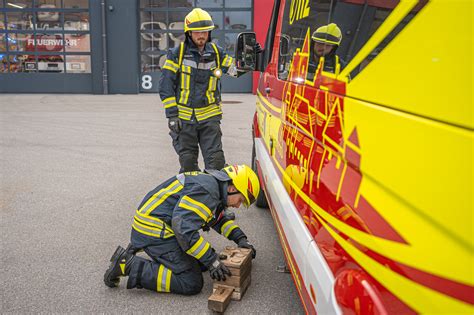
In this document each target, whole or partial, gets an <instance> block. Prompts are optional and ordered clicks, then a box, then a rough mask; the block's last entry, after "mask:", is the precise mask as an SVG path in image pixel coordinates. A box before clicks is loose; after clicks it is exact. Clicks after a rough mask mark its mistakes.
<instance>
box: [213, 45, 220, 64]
mask: <svg viewBox="0 0 474 315" xmlns="http://www.w3.org/2000/svg"><path fill="white" fill-rule="evenodd" d="M211 46H212V48H213V49H214V51H215V52H216V60H217V68H220V67H221V57H220V55H219V50H218V49H217V46H216V44H214V43H211Z"/></svg>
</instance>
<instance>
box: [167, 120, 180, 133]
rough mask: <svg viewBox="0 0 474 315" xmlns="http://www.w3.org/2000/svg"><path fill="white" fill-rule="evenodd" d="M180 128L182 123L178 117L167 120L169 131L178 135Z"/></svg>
mask: <svg viewBox="0 0 474 315" xmlns="http://www.w3.org/2000/svg"><path fill="white" fill-rule="evenodd" d="M182 127H183V123H182V122H181V119H179V118H178V117H171V118H169V119H168V128H170V130H171V131H173V132H176V133H179V132H180V131H181V128H182Z"/></svg>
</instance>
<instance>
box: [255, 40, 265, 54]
mask: <svg viewBox="0 0 474 315" xmlns="http://www.w3.org/2000/svg"><path fill="white" fill-rule="evenodd" d="M255 52H256V53H257V54H260V53H262V52H263V48H262V46H260V44H259V42H257V43H256V44H255Z"/></svg>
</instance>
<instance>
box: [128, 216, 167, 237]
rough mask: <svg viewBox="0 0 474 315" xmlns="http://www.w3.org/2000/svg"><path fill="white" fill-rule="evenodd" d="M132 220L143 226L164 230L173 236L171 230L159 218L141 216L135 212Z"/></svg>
mask: <svg viewBox="0 0 474 315" xmlns="http://www.w3.org/2000/svg"><path fill="white" fill-rule="evenodd" d="M134 219H135V220H138V221H140V222H141V223H143V224H146V225H150V226H153V227H157V228H159V229H165V230H166V231H167V232H169V233H173V234H174V232H173V230H172V229H171V228H170V227H169V226H168V225H167V224H166V223H165V222H164V221H163V220H161V219H159V218H156V217H152V216H150V215H145V214H141V213H140V212H138V211H137V212H136V213H135V217H134Z"/></svg>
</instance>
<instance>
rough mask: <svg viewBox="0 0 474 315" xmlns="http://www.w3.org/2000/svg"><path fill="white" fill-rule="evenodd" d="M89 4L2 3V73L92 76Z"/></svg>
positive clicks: (51, 0) (62, 0) (58, 0)
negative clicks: (85, 74)
mask: <svg viewBox="0 0 474 315" xmlns="http://www.w3.org/2000/svg"><path fill="white" fill-rule="evenodd" d="M88 7H89V2H88V0H77V1H72V0H29V1H28V0H0V58H1V67H0V72H1V73H18V72H27V73H91V56H90V55H91V47H90V32H89V30H90V24H89V20H90V19H89V9H88Z"/></svg>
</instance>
